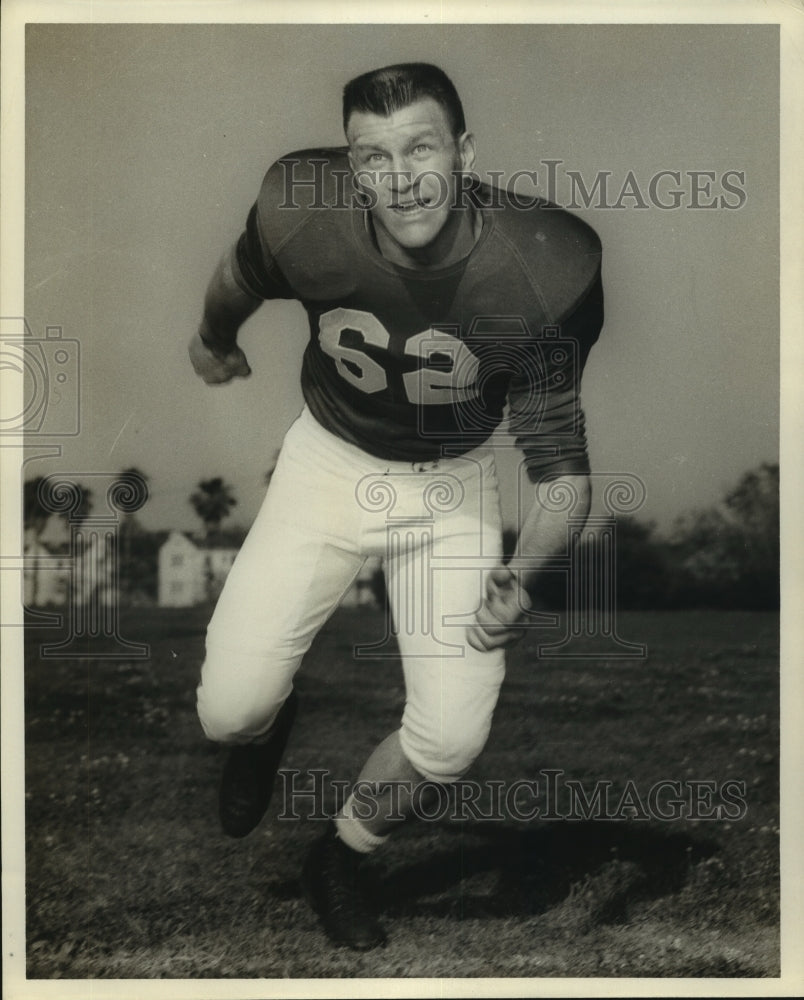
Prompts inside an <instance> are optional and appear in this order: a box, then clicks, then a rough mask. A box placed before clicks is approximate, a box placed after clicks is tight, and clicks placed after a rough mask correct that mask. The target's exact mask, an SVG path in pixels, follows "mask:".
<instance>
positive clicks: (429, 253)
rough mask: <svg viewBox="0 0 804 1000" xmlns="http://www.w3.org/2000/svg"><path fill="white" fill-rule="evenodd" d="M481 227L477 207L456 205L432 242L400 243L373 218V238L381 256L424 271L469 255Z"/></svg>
mask: <svg viewBox="0 0 804 1000" xmlns="http://www.w3.org/2000/svg"><path fill="white" fill-rule="evenodd" d="M369 218H370V219H371V216H370V215H369ZM482 230H483V217H482V215H481V214H480V212H479V211H477V209H475V208H474V207H473V206H467V207H466V208H456V209H454V210H453V212H452V213H451V215H450V217H449V219H448V221H447V223H446V225H445V226H444V228H443V229H442V230H441V232H440V233H439V234H438V236H437V237H436V238H435V239H434V240H433V242H432V243H428V244H427V246H424V247H416V248H408V247H403V246H400V244H399V243H397V242H396V240H394V239H393V238H392V237H391V236H390V235H389V234H388V232H387V231H386V230H385V229H384V228H383V226H381V225H375V224H374V223H373V220H372V231H373V233H374V241H375V243H376V245H377V249H378V250H379V251H380V253H381V254H382V256H383V257H385V259H386V260H389V261H391V263H393V264H399V265H401V266H402V267H410V268H415V269H419V270H423V271H426V270H430V269H433V270H434V269H437V268H442V267H449V266H450V265H451V264H457V263H458V261H461V260H463V259H464V258H465V257H468V256H469V254H470V253H471V251H472V248H473V247H474V245H475V243H477V241H478V239H479V238H480V233H481V232H482Z"/></svg>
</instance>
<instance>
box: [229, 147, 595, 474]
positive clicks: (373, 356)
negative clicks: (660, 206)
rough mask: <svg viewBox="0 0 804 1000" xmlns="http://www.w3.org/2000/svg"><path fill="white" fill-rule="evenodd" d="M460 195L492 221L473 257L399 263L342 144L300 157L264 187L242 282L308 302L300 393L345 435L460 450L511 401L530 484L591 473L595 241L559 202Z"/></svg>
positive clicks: (404, 450) (378, 444)
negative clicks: (378, 230)
mask: <svg viewBox="0 0 804 1000" xmlns="http://www.w3.org/2000/svg"><path fill="white" fill-rule="evenodd" d="M463 196H464V197H468V198H471V199H472V203H473V204H474V205H475V207H476V209H477V210H478V211H479V212H480V213H481V215H482V230H481V233H480V236H479V238H478V239H477V242H476V243H475V245H474V247H473V248H472V250H471V252H470V253H469V254H468V256H467V257H465V258H464V259H463V260H461V261H460V262H458V263H456V264H452V265H450V266H448V267H443V268H433V269H426V270H421V269H413V268H407V267H402V266H400V265H398V264H395V263H392V262H391V261H389V260H387V259H385V258H384V257H383V256H382V255H381V254H380V252H379V250H378V249H377V247H376V244H375V242H374V239H373V236H372V229H371V220H370V212H368V211H367V209H366V208H365V206H364V205H363V204H362V203H361V202H360V199H359V198H357V197H355V192H354V189H353V188H352V186H351V179H350V174H349V165H348V160H347V157H346V151H345V150H343V149H318V150H305V151H304V152H299V153H293V154H290V155H289V156H286V157H283V158H282V159H281V160H278V161H277V162H276V163H275V164H274V165H273V166H272V167H271V168H270V169H269V171H268V173H267V175H266V177H265V180H264V181H263V184H262V188H261V190H260V193H259V197H258V198H257V201H256V203H255V204H254V206H253V208H252V210H251V212H250V214H249V217H248V221H247V224H246V228H245V231H244V232H243V234H242V236H241V237H240V240H239V241H238V243H237V247H236V251H235V254H234V257H233V262H232V264H233V270H234V274H235V278H236V280H237V282H238V284H240V286H241V287H242V288H243V289H244V290H245V291H247V292H249V293H250V294H252V295H255V296H259V297H262V298H265V299H274V298H288V299H298V300H299V301H300V302H301V303H302V304H303V306H304V308H305V309H306V311H307V315H308V317H309V323H310V341H309V343H308V345H307V348H306V350H305V354H304V360H303V364H302V374H301V383H302V391H303V394H304V399H305V401H306V403H307V405H308V406H309V408H310V410H311V412H312V413H313V415H314V416H315V417H316V419H317V420H318V421H319V422H320V423H321V424H322V425H323V426H324V427H325V428H326V429H327V430H329V431H331V432H332V433H334V434H337V435H339V436H340V437H341V438H343V439H345V440H346V441H349V442H351V443H352V444H355V445H357V446H358V447H360V448H362V449H364V450H365V451H367V452H369V453H370V454H372V455H375V456H377V457H379V458H386V459H391V460H402V461H411V462H416V461H429V460H433V459H436V458H438V457H440V456H442V455H445V454H450V455H456V454H462V453H464V452H466V451H468V450H470V449H472V448H474V447H477V445H479V444H481V443H482V442H484V441H486V440H487V439H488V438H489V436H490V435H491V434H492V433H493V431H494V429H495V428H496V427H497V426H498V425H499V424H500V422H501V420H502V419H503V415H504V410H505V408H506V404H507V405H508V415H509V421H510V422H509V427H510V429H511V431H512V432H513V433H514V435H515V440H516V443H517V444H518V445H519V446H520V447H521V448H522V449H523V451H524V453H525V458H526V465H527V469H528V474H529V476H530V478H531V479H532V480H533V481H534V482H535V481H537V480H539V479H541V478H544V477H545V476H546V475H552V474H556V473H583V472H586V471H588V459H587V453H586V438H585V431H584V419H583V414H582V411H581V408H580V405H579V389H580V381H581V373H582V371H583V367H584V363H585V361H586V358H587V356H588V354H589V350H590V348H591V346H592V344H593V343H594V342H595V340H596V339H597V337H598V334H599V332H600V328H601V326H602V323H603V295H602V286H601V277H600V258H601V251H600V242H599V240H598V238H597V235H596V234H595V233H594V231H593V230H592V229H591V228H590V227H589V226H587V225H586V224H585V223H584V222H582V221H581V220H579V219H577V218H576V217H574V216H573V215H571V214H569V213H568V212H565V211H564V210H562V209H560V208H558V207H557V206H555V205H550V204H548V203H546V202H539V203H538V204H536V205H530V206H524V205H522V204H520V203H519V202H518V200H517V199H516V197H515V196H514V195H511V194H509V193H508V192H505V191H501V190H499V189H497V188H492V187H489V186H486V185H483V184H480V183H479V182H477V183H475V184H473V185H472V186H471V190H470V191H468V192H466V193H464V195H463Z"/></svg>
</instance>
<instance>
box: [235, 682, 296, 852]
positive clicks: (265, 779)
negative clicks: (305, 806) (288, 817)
mask: <svg viewBox="0 0 804 1000" xmlns="http://www.w3.org/2000/svg"><path fill="white" fill-rule="evenodd" d="M297 704H298V699H297V697H296V692H295V691H291V692H290V694H289V695H288V698H287V700H286V701H285V703H284V705H283V706H282V707H281V708H280V709H279V714H278V715H277V717H276V720H275V721H274V724H273V726H272V727H271V730H270V733H269V735H268V739H267V740H266V741H265V742H264V743H245V744H243V745H242V746H233V747H231V748H230V750H229V755H228V757H227V758H226V763H225V764H224V766H223V774H222V775H221V786H220V793H219V797H218V810H219V815H220V820H221V827H222V828H223V832H224V833H228V835H229V836H230V837H245V836H246V834H249V833H251V831H252V830H253V829H254V828H255V827H256V826H257V824H258V823H259V822H260V820H261V819H262V818H263V816H264V815H265V812H266V810H267V808H268V805H269V803H270V801H271V795H272V793H273V790H274V779H275V777H276V772H277V769H278V768H279V763H280V761H281V760H282V754H283V753H284V752H285V745H286V744H287V741H288V736H290V730H291V729H292V727H293V720H294V719H295V717H296V708H297Z"/></svg>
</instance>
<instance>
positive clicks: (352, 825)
mask: <svg viewBox="0 0 804 1000" xmlns="http://www.w3.org/2000/svg"><path fill="white" fill-rule="evenodd" d="M353 805H354V796H353V795H350V796H349V798H348V799H347V800H346V801H345V802H344V804H343V807H342V808H341V811H340V812H339V813H338V815H337V816H336V817H335V829H336V830H337V831H338V836H339V837H340V839H341V840H342V841H343V842H344V844H346V846H347V847H351V848H352V850H353V851H359V852H360V853H361V854H371V852H372V851H376V849H377V848H378V847H379V846H380V845H381V844H384V843H385V841H386V840H388V834H387V833H386V834H385V836H384V837H378V836H377V834H376V833H372V832H371V831H370V830H367V829H366V827H365V826H364V824H363V821H362V820H359V819H358V818H357V817H356V816H355V815H354V809H353Z"/></svg>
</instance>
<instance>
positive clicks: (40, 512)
mask: <svg viewBox="0 0 804 1000" xmlns="http://www.w3.org/2000/svg"><path fill="white" fill-rule="evenodd" d="M272 472H273V469H269V470H268V472H267V473H266V474H265V477H264V481H265V483H268V482H270V478H271V475H272ZM132 475H135V476H138V477H140V478H141V479H142V480H143V481H144V482H146V483H147V481H148V478H147V476H145V475H144V474H143V473H142V472H141V471H140V470H139V469H136V468H129V469H125V470H123V471H122V472H121V473H120V477H121V480H124V479H125V478H126V477H129V478H130V477H131V476H132ZM42 482H43V478H42V477H36V478H33V479H30V480H27V481H26V482H25V484H24V495H23V515H24V527H25V529H26V534H29V536H30V537H32V538H33V540H35V541H37V542H38V541H40V540H41V538H42V536H43V534H44V533H45V530H46V528H47V526H48V525H49V523H50V520H51V518H53V517H61V518H65V519H67V518H68V517H69V519H70V521H71V522H72V523H79V524H80V523H81V522H82V521H83V520H85V519H86V518H87V517H89V516H90V514H91V512H92V508H93V497H92V491H91V490H90V489H88V488H86V487H85V486H84V485H82V484H80V483H77V484H75V485H76V487H77V489H78V490H79V491H80V502H79V504H78V506H77V507H74V508H73V510H72V511H71V512H70V513H69V514H65V513H60V514H58V513H53V512H52V511H51V510H49V509H48V508H47V507H46V506H45V504H44V503H43V498H42V492H41V489H40V487H41V485H42ZM188 503H189V504H190V506H192V508H193V510H194V511H195V513H196V515H197V516H198V519H199V521H200V531H199V533H198V537H199V540H200V541H203V542H204V543H205V544H208V545H214V544H222V545H230V546H233V547H237V546H239V545H240V544H241V543H242V540H243V537H244V534H245V532H244V531H243V530H242V529H225V528H224V522H226V520H227V519H228V518H229V517H230V516H231V514H232V512H233V510H234V508H235V507H236V506H237V498H236V496H235V490H234V487H233V486H232V485H231V484H229V483H227V482H226V481H225V480H224V479H223V478H222V477H220V476H216V477H212V478H210V479H203V480H201V481H200V482H199V483H197V485H196V486H195V488H194V489H193V492H192V493H191V494H190V496H189V498H188ZM615 533H616V550H615V553H616V557H615V569H614V577H615V583H616V594H617V606H618V607H620V608H623V609H628V608H633V609H662V608H667V609H672V608H678V609H681V608H742V609H746V610H749V609H756V610H770V609H776V608H778V607H779V558H780V546H779V466H778V464H776V463H763V464H762V465H760V466H758V467H757V468H755V469H752V470H750V471H749V472H746V473H745V474H744V475H743V476H741V477H740V479H739V480H738V482H737V483H736V484H735V485H734V486H733V487H732V488H731V489H729V490H728V491H727V492H726V494H725V495H724V497H723V498H722V500H721V501H720V502H719V503H717V504H715V505H713V506H710V507H707V508H703V509H700V510H694V511H690V512H689V513H686V514H684V515H683V516H681V517H679V518H677V520H676V521H675V522H674V524H673V525H672V527H671V529H670V530H669V531H668V532H666V533H661V532H659V531H658V529H657V527H656V525H655V523H653V522H650V521H643V520H640V519H639V518H636V517H625V516H621V517H618V518H617V520H616V526H615ZM168 534H169V532H167V531H148V530H146V529H145V528H144V527H143V526H142V524H141V523H140V521H139V519H138V518H137V516H136V514H124V515H123V516H122V517H121V518H120V522H119V525H118V559H119V564H120V581H121V598H122V599H123V600H126V598H127V597H128V598H130V599H137V600H143V601H155V600H156V596H157V591H158V579H157V572H158V554H159V549H160V547H161V546H162V544H163V543H164V541H165V540H166V538H167V536H168ZM515 541H516V536H515V533H514V532H513V531H511V530H507V531H506V532H505V536H504V546H505V550H506V552H507V554H509V555H510V553H511V552H512V551H513V547H514V544H515ZM586 544H594V543H592V542H587V543H586ZM377 591H378V596H379V597H382V594H383V592H384V591H383V585H382V581H381V580H378V581H377ZM565 594H566V574H565V573H561V572H554V573H549V574H547V577H546V580H545V585H544V588H543V590H542V592H541V594H540V597H541V598H542V600H543V601H544V603H545V604H547V605H549V606H553V607H561V606H562V604H563V603H564V601H565Z"/></svg>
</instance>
